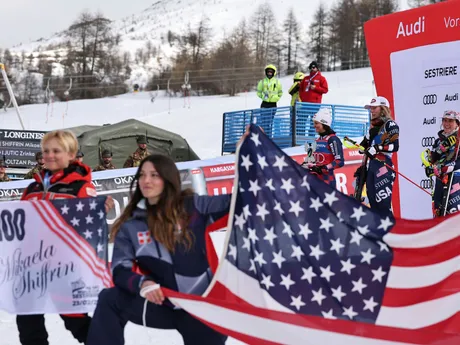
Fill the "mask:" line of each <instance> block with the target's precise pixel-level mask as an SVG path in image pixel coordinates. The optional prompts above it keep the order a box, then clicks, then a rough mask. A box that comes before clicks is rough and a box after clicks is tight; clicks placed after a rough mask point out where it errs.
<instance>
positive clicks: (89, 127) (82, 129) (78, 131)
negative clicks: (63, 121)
mask: <svg viewBox="0 0 460 345" xmlns="http://www.w3.org/2000/svg"><path fill="white" fill-rule="evenodd" d="M96 128H101V126H93V125H82V126H77V127H71V128H64V130H69V131H71V132H73V134H75V136H76V137H78V136H79V135H80V134H83V133H85V132H89V131H92V130H93V129H96Z"/></svg>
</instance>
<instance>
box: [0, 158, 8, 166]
mask: <svg viewBox="0 0 460 345" xmlns="http://www.w3.org/2000/svg"><path fill="white" fill-rule="evenodd" d="M0 168H8V166H7V165H6V163H5V161H4V160H3V159H0Z"/></svg>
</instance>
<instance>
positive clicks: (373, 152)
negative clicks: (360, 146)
mask: <svg viewBox="0 0 460 345" xmlns="http://www.w3.org/2000/svg"><path fill="white" fill-rule="evenodd" d="M364 154H365V155H366V156H367V157H369V158H370V159H374V158H375V155H376V154H377V149H376V147H375V145H374V146H371V147H369V148H368V149H367V150H366V151H365V152H364Z"/></svg>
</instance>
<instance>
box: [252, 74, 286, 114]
mask: <svg viewBox="0 0 460 345" xmlns="http://www.w3.org/2000/svg"><path fill="white" fill-rule="evenodd" d="M275 76H276V67H275V66H274V65H268V66H267V67H265V78H264V79H262V80H260V81H259V83H258V84H257V96H258V97H259V98H260V99H261V100H262V104H261V105H260V107H261V108H276V107H277V104H276V103H277V102H278V101H279V100H280V98H281V96H282V95H283V88H282V86H281V83H280V81H279V80H278V78H276V77H275Z"/></svg>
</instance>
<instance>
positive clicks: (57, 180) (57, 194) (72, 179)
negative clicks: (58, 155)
mask: <svg viewBox="0 0 460 345" xmlns="http://www.w3.org/2000/svg"><path fill="white" fill-rule="evenodd" d="M47 172H48V173H49V170H47V169H44V170H42V171H40V173H37V174H35V175H34V178H35V182H32V183H31V184H30V185H29V186H28V187H27V188H26V190H25V191H24V192H23V194H22V197H21V200H39V199H42V200H50V199H70V198H88V197H95V196H96V189H95V188H94V185H93V183H92V182H91V168H90V167H89V166H87V165H85V164H82V163H80V162H77V161H75V162H73V163H71V164H70V165H69V166H68V167H67V168H65V169H64V170H61V171H58V172H56V173H54V174H53V175H51V178H50V184H49V186H47V187H45V185H44V183H43V181H44V180H45V175H46V173H47Z"/></svg>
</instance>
